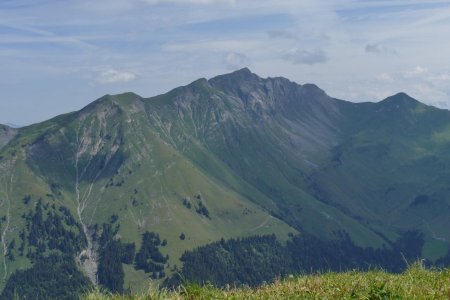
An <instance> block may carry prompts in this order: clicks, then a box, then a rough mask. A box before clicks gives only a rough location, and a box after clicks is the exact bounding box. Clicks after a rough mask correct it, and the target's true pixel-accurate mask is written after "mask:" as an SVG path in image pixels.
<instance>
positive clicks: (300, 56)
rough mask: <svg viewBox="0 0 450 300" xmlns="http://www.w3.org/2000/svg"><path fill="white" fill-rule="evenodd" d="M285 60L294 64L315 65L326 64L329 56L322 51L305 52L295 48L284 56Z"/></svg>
mask: <svg viewBox="0 0 450 300" xmlns="http://www.w3.org/2000/svg"><path fill="white" fill-rule="evenodd" d="M283 59H284V60H287V61H289V62H292V63H293V64H305V65H314V64H321V63H324V62H326V61H327V60H328V59H327V55H326V54H325V52H324V51H323V50H321V49H313V50H304V49H298V48H293V49H290V50H289V51H287V52H286V53H285V54H284V55H283Z"/></svg>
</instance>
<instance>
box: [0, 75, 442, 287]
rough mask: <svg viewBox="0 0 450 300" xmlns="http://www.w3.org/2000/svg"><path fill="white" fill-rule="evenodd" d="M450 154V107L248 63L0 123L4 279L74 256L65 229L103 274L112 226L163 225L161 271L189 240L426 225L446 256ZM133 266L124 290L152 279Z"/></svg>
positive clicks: (126, 239)
mask: <svg viewBox="0 0 450 300" xmlns="http://www.w3.org/2000/svg"><path fill="white" fill-rule="evenodd" d="M449 149H450V111H448V110H443V109H438V108H435V107H432V106H428V105H425V104H423V103H421V102H419V101H417V100H415V99H413V98H411V97H409V96H408V95H406V94H404V93H399V94H396V95H393V96H391V97H388V98H386V99H384V100H382V101H380V102H378V103H371V102H364V103H353V102H348V101H344V100H339V99H335V98H332V97H330V96H328V95H327V94H326V93H325V92H324V91H323V90H321V89H320V88H319V87H317V86H316V85H314V84H304V85H300V84H297V83H295V82H292V81H289V80H288V79H285V78H281V77H275V78H261V77H259V76H257V75H256V74H253V73H252V72H251V71H250V70H248V69H246V68H245V69H241V70H238V71H235V72H233V73H230V74H225V75H221V76H217V77H214V78H212V79H209V80H207V79H203V78H202V79H199V80H196V81H194V82H192V83H191V84H189V85H187V86H182V87H178V88H175V89H174V90H172V91H170V92H168V93H166V94H163V95H159V96H156V97H151V98H143V97H141V96H139V95H136V94H134V93H124V94H120V95H105V96H103V97H101V98H99V99H97V100H96V101H94V102H92V103H91V104H89V105H88V106H86V107H84V108H83V109H81V110H80V111H77V112H72V113H68V114H64V115H60V116H57V117H55V118H53V119H50V120H48V121H45V122H42V123H39V124H34V125H30V126H26V127H22V128H10V127H8V126H4V125H0V170H1V171H0V220H1V221H0V233H1V245H0V246H1V248H0V250H1V251H0V261H1V262H2V264H1V267H0V278H1V280H0V290H1V289H2V288H3V287H5V285H6V284H7V281H8V279H9V278H10V277H11V275H12V274H14V273H15V272H17V271H18V270H24V269H27V268H30V267H31V266H32V265H33V264H35V263H36V262H37V261H38V257H44V256H48V254H49V253H52V252H55V251H57V250H58V251H62V252H64V251H63V250H62V249H66V248H67V247H68V246H67V245H69V244H70V243H69V242H66V240H64V242H61V243H60V242H58V239H55V241H53V239H54V237H55V236H56V237H57V234H56V233H55V232H58V234H62V235H64V236H70V240H67V241H75V240H76V241H78V242H77V243H75V244H74V245H75V246H71V247H69V248H70V251H69V253H70V254H71V255H72V256H73V257H74V258H75V261H76V262H77V266H78V267H79V269H81V270H82V272H83V274H84V275H85V276H87V277H88V278H89V279H90V281H91V282H93V283H96V282H97V281H98V279H99V278H98V275H97V272H98V269H99V265H98V264H99V260H100V259H101V257H102V256H101V255H99V252H100V250H99V249H100V248H99V247H100V246H99V245H100V242H99V239H100V235H101V233H102V232H106V231H105V230H106V229H105V228H107V227H105V224H115V225H114V226H116V229H115V231H114V239H115V240H120V241H122V242H123V243H124V244H133V243H134V245H135V246H136V249H138V248H139V247H141V246H142V245H143V244H145V243H146V242H145V239H143V238H142V237H143V235H145V234H144V233H145V232H152V233H155V234H158V236H159V237H160V238H161V239H162V240H164V241H165V243H163V244H165V246H164V247H159V248H160V249H161V252H162V254H163V255H164V256H166V258H167V261H165V262H164V263H165V266H164V271H165V273H166V275H167V274H170V273H171V272H173V270H175V269H174V267H175V265H177V266H178V267H179V266H180V265H181V264H182V261H180V257H181V255H182V254H183V253H184V252H185V251H188V250H193V249H195V248H196V247H198V246H202V245H207V244H209V243H212V242H216V241H219V240H221V239H222V238H223V239H230V238H238V237H246V236H255V235H258V236H261V235H267V234H275V235H276V236H277V239H278V240H279V241H281V242H284V241H286V240H288V239H289V237H290V236H293V235H298V234H299V235H302V234H303V233H305V234H306V233H307V234H310V235H313V236H315V237H317V238H319V239H322V240H334V239H337V238H339V237H340V236H342V234H343V233H345V235H347V236H348V237H349V239H350V240H351V241H352V243H354V244H355V245H357V246H359V247H371V248H374V249H377V248H378V249H382V248H389V247H391V246H392V245H393V244H394V243H395V241H396V240H398V239H399V238H400V237H401V236H402V235H403V234H405V233H406V232H411V231H415V232H418V233H420V235H421V236H422V238H423V248H421V249H420V250H421V254H422V257H423V258H426V259H428V260H429V261H436V260H437V259H439V258H441V257H443V256H445V255H446V254H447V251H448V249H449V238H450V226H449V225H450V224H449V222H450V218H449V217H450V186H449V184H448V183H449V182H450V171H449V170H450V168H447V166H449V167H450V152H449ZM39 212H41V213H39ZM39 214H41V215H43V216H44V217H40V216H39ZM50 217H51V218H54V219H55V220H57V219H58V218H61V220H62V219H63V218H64V220H65V221H64V222H63V223H62V224H63V225H61V228H60V229H58V230H56V229H55V231H50V230H49V229H48V228H49V226H50V227H51V225H49V224H55V222H56V223H57V221H54V222H53V223H52V222H50V221H48V220H49V218H50ZM52 220H53V219H52ZM47 221H48V223H46V222H47ZM58 222H59V221H58ZM39 224H41V225H42V224H44V225H45V224H46V225H45V226H46V227H45V226H44V225H42V226H41V225H39ZM58 224H59V223H58ZM39 226H41V227H39ZM102 226H103V227H102ZM39 228H46V229H39ZM99 228H100V229H99ZM101 228H103V231H102V229H101ZM46 230H48V232H47V231H46ZM52 230H53V229H52ZM159 237H158V239H159ZM60 240H61V241H62V240H63V239H62V238H61V239H60ZM63 244H64V245H63ZM42 245H44V246H42ZM158 245H160V244H159V243H158ZM141 248H142V247H141ZM123 268H124V278H125V283H124V284H125V285H126V286H127V287H132V288H137V287H139V286H142V284H143V283H145V280H146V279H147V278H148V277H149V275H148V274H147V273H146V272H145V270H142V269H139V268H136V266H135V265H134V266H133V265H130V264H124V266H123ZM162 277H163V276H162Z"/></svg>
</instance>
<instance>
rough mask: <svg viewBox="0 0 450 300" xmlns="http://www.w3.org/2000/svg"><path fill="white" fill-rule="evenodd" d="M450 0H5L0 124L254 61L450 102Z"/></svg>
mask: <svg viewBox="0 0 450 300" xmlns="http://www.w3.org/2000/svg"><path fill="white" fill-rule="evenodd" d="M449 37H450V1H434V0H429V1H425V0H410V1H406V0H390V1H383V0H379V1H375V0H327V1H324V0H304V1H303V0H302V1H300V0H298V1H292V0H256V1H254V0H164V1H163V0H96V1H91V0H89V1H88V0H76V1H75V0H34V1H31V0H2V1H0V71H1V72H0V90H1V95H0V123H3V124H4V123H14V124H23V125H25V124H30V123H34V122H39V121H42V120H45V119H47V118H50V117H53V116H55V115H58V114H61V113H65V112H69V111H73V110H78V109H80V108H81V107H83V106H84V105H86V104H88V103H89V102H91V101H93V100H95V99H96V98H98V97H100V96H102V95H104V94H115V93H120V92H125V91H133V92H136V93H138V94H140V95H142V96H144V97H149V96H153V95H157V94H160V93H163V92H166V91H168V90H170V89H172V88H174V87H176V86H179V85H185V84H188V83H189V82H191V81H193V80H195V79H197V78H200V77H206V78H209V77H212V76H215V75H218V74H223V73H227V72H230V71H232V70H235V69H238V68H241V67H244V66H247V67H249V68H250V69H251V70H252V71H253V72H255V73H257V74H258V75H260V76H262V77H267V76H284V77H287V78H289V79H291V80H293V81H296V82H298V83H300V84H303V83H308V82H312V83H315V84H317V85H318V86H320V87H321V88H322V89H324V90H325V91H326V92H327V93H328V94H329V95H331V96H333V97H337V98H342V99H347V100H352V101H378V100H381V99H383V98H385V97H387V96H389V95H392V94H394V93H396V92H399V91H404V92H407V93H408V94H410V95H411V96H413V97H415V98H417V99H419V100H421V101H422V102H425V103H429V104H433V105H437V106H440V107H444V108H447V107H450V59H449V56H450V55H449V53H450V38H449Z"/></svg>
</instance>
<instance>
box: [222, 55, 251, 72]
mask: <svg viewBox="0 0 450 300" xmlns="http://www.w3.org/2000/svg"><path fill="white" fill-rule="evenodd" d="M225 63H226V66H227V69H228V70H236V69H239V68H243V67H248V66H249V65H250V59H249V58H248V57H247V56H246V55H245V54H242V53H237V52H230V53H228V54H227V55H226V56H225Z"/></svg>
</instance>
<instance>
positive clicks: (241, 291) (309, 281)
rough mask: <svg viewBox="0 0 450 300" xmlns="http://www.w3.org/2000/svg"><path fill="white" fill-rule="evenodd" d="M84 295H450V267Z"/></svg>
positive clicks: (88, 299) (101, 298)
mask: <svg viewBox="0 0 450 300" xmlns="http://www.w3.org/2000/svg"><path fill="white" fill-rule="evenodd" d="M83 299H85V300H126V299H138V300H144V299H145V300H148V299H450V270H449V269H446V270H431V271H430V270H425V269H424V268H422V267H421V266H420V265H414V266H412V267H410V268H409V269H408V270H407V271H406V272H405V273H403V274H389V273H385V272H382V271H370V272H356V271H355V272H346V273H327V274H322V275H309V276H299V277H294V278H288V279H284V280H279V281H277V282H275V283H272V284H267V285H263V286H260V287H258V288H237V289H217V288H214V287H212V286H203V287H200V286H198V285H187V286H186V287H182V288H180V289H179V290H178V291H173V292H170V291H167V290H158V289H156V288H150V289H149V290H148V292H145V293H143V294H140V295H133V296H120V295H111V294H105V293H101V292H99V291H94V292H92V293H90V294H88V295H86V296H85V297H84V298H83Z"/></svg>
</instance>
